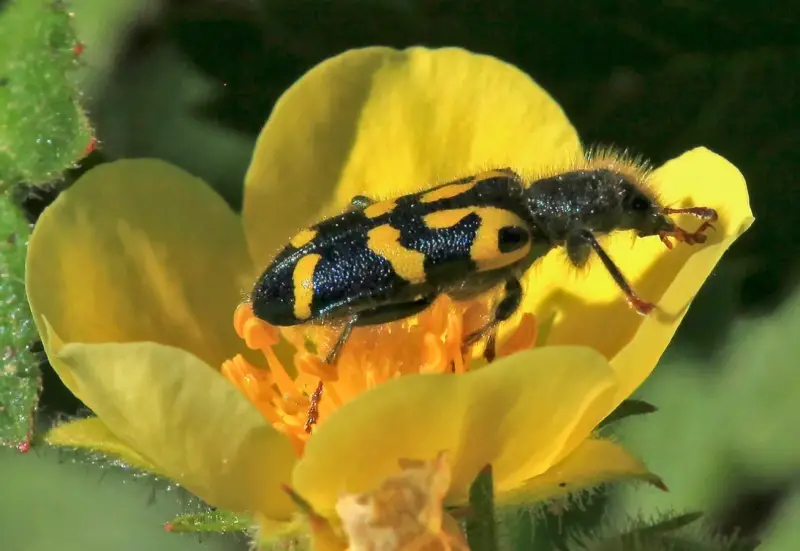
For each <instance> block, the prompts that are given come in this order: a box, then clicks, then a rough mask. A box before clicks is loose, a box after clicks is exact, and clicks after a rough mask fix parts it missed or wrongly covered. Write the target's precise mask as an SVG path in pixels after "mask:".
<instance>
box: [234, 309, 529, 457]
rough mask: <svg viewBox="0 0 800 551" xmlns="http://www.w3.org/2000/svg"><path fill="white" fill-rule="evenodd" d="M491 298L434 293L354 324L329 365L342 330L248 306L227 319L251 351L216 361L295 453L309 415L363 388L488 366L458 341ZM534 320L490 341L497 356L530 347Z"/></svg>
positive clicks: (318, 415)
mask: <svg viewBox="0 0 800 551" xmlns="http://www.w3.org/2000/svg"><path fill="white" fill-rule="evenodd" d="M491 311H492V310H491V306H490V302H489V301H486V300H472V301H466V302H454V301H453V300H451V299H450V298H448V297H447V296H441V297H439V298H438V299H437V300H436V301H435V302H434V303H433V305H432V306H431V307H430V308H428V309H427V310H426V311H425V312H423V313H422V314H419V315H417V316H413V317H411V318H407V319H404V320H399V321H395V322H391V323H386V324H382V325H376V326H369V327H357V328H355V329H354V330H353V332H352V334H351V336H350V338H349V339H348V341H347V343H346V345H345V346H344V347H343V348H342V350H341V352H340V354H339V357H338V359H337V362H336V364H335V365H331V364H327V363H325V361H324V360H323V358H325V356H326V355H327V353H328V352H329V351H330V349H331V347H332V346H333V345H334V343H335V342H336V339H337V337H338V335H339V332H340V331H341V327H336V326H328V325H312V324H306V325H300V326H293V327H280V328H279V327H275V326H272V325H269V324H268V323H266V322H265V321H263V320H260V319H258V318H257V317H255V315H254V314H253V310H252V307H251V305H250V304H249V303H243V304H240V305H239V306H238V307H237V309H236V311H235V313H234V316H233V325H234V329H235V330H236V334H237V335H238V336H239V337H240V338H241V339H242V340H243V341H244V344H245V345H246V347H247V348H248V349H249V350H252V351H255V352H257V354H255V355H252V354H249V355H248V356H247V358H246V357H245V356H244V355H241V354H239V355H237V356H235V357H234V358H232V359H230V360H226V361H225V362H224V363H223V365H222V370H221V371H222V374H223V375H224V376H225V377H226V378H227V379H228V380H229V381H230V382H231V383H233V384H234V385H235V386H236V387H237V388H238V389H239V391H240V392H241V393H242V394H243V395H244V396H245V397H246V398H247V399H248V400H249V401H250V402H251V403H252V404H253V405H254V406H255V407H256V408H257V409H258V410H259V411H260V412H261V414H262V415H263V416H264V417H265V418H266V419H267V420H268V421H269V422H270V423H272V425H273V426H274V427H275V428H276V429H277V430H278V431H280V432H282V433H284V434H285V435H286V436H287V437H289V439H290V440H291V442H292V444H293V445H294V447H295V450H296V451H297V453H298V455H301V454H302V452H303V448H304V446H305V442H306V441H307V440H308V438H309V437H310V436H311V434H313V428H312V429H311V430H309V428H308V427H309V422H308V421H309V418H310V416H311V415H312V414H313V416H314V418H315V422H316V424H321V423H324V422H325V419H326V417H328V416H329V415H330V414H331V413H332V412H333V411H335V410H336V409H337V408H339V407H341V406H342V405H344V404H346V403H347V402H348V401H350V400H352V399H353V398H355V397H356V396H358V395H359V394H361V393H362V392H365V391H367V390H370V389H371V388H374V387H375V386H377V385H379V384H381V383H384V382H386V381H390V380H392V379H395V378H397V377H402V376H404V375H412V374H431V373H447V374H453V375H458V374H460V373H465V372H466V371H469V370H471V369H477V368H483V367H484V366H486V365H487V363H491V362H487V361H486V360H485V359H484V358H482V357H481V355H480V354H478V352H483V351H481V350H477V348H478V347H479V346H482V345H480V344H479V345H475V347H473V348H474V349H472V350H470V349H465V345H464V338H465V337H466V336H467V335H469V334H470V333H471V332H472V331H474V330H476V329H478V328H480V327H482V326H483V325H484V324H485V323H486V321H487V320H488V319H490V315H491ZM535 342H536V321H535V318H534V317H533V315H532V314H529V313H525V314H523V315H522V316H521V318H520V321H519V322H518V323H517V324H516V325H515V327H514V328H513V329H512V330H511V331H509V332H508V334H507V336H505V337H504V338H503V339H502V340H500V341H498V342H497V343H496V345H494V351H493V352H494V354H485V356H486V357H494V358H502V357H504V356H508V355H510V354H514V353H515V352H519V351H521V350H525V349H527V348H531V347H532V346H534V344H535Z"/></svg>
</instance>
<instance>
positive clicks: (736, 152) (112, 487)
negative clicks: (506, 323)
mask: <svg viewBox="0 0 800 551" xmlns="http://www.w3.org/2000/svg"><path fill="white" fill-rule="evenodd" d="M72 5H73V11H74V12H75V19H74V21H75V24H76V28H77V32H78V35H79V38H80V39H81V40H82V41H83V42H84V43H85V44H86V49H85V52H84V54H83V56H82V57H83V67H82V69H81V71H80V75H79V76H80V80H81V86H82V89H83V90H84V94H85V100H86V106H87V108H88V110H89V114H90V117H91V118H92V120H93V121H94V123H95V124H96V125H97V135H98V138H99V139H100V142H101V148H100V150H99V151H97V152H96V153H94V154H93V155H92V156H91V157H90V158H89V159H87V160H86V161H85V162H84V163H83V166H82V168H81V169H77V170H75V171H73V172H72V173H70V174H69V175H68V181H70V180H71V179H73V178H75V177H76V176H78V175H79V174H80V173H81V171H82V170H85V169H86V168H88V167H90V166H92V165H93V164H96V163H98V162H103V161H105V160H109V159H113V158H119V157H130V156H156V157H161V158H164V159H167V160H170V161H172V162H174V163H176V164H178V165H180V166H183V167H184V168H186V169H188V170H189V171H191V172H194V173H195V174H197V175H199V176H202V177H204V178H205V179H206V180H208V181H209V182H212V183H213V184H214V185H215V187H217V189H219V190H220V192H221V193H223V195H225V197H226V198H228V199H229V200H230V201H231V203H232V204H234V205H237V206H238V204H239V201H240V199H241V183H242V177H243V174H244V171H245V169H246V166H247V162H248V160H249V155H250V151H251V148H252V144H253V140H254V139H255V136H256V134H257V132H258V131H259V130H260V128H261V127H262V125H263V123H264V121H265V119H266V117H267V116H268V114H269V112H270V109H271V107H272V105H273V104H274V102H275V100H276V99H277V98H278V96H279V95H280V94H281V93H282V91H283V90H285V89H286V88H287V87H288V86H289V85H290V84H291V83H292V82H294V81H295V80H296V79H297V78H298V77H299V76H300V75H302V74H303V73H304V72H305V71H307V70H308V69H309V68H311V67H312V66H313V65H315V64H316V63H318V62H320V61H322V60H323V59H325V58H327V57H329V56H332V55H335V54H337V53H340V52H341V51H343V50H345V49H348V48H352V47H359V46H367V45H389V46H395V47H405V46H411V45H427V46H451V45H454V46H462V47H465V48H467V49H470V50H473V51H475V52H481V53H488V54H492V55H495V56H497V57H499V58H501V59H503V60H506V61H509V62H512V63H514V64H516V65H517V66H519V67H520V68H522V69H523V70H525V71H526V72H528V73H529V74H531V75H532V76H533V77H534V78H535V79H536V80H537V81H538V82H539V83H540V84H542V85H543V86H544V87H545V88H546V89H548V91H550V92H551V94H552V95H553V96H554V97H555V98H557V100H558V101H559V102H560V103H561V104H562V106H563V107H564V108H565V110H566V112H567V113H568V115H569V117H570V118H571V119H572V121H573V122H574V124H575V126H576V127H577V128H578V129H579V131H580V133H581V136H582V138H583V139H584V140H586V141H588V142H593V143H594V142H600V143H605V144H609V143H611V144H616V145H619V146H622V147H627V148H630V149H632V150H633V151H635V152H637V153H641V154H643V155H645V156H647V157H649V158H651V159H652V160H653V161H654V162H656V163H660V162H662V161H664V160H667V159H669V158H672V157H674V156H676V155H678V154H680V153H681V152H683V151H685V150H687V149H690V148H692V147H695V146H698V145H704V146H706V147H709V148H710V149H712V150H714V151H716V152H718V153H720V154H722V155H724V156H725V157H727V158H728V159H729V160H731V161H732V162H733V163H734V164H735V165H737V166H738V167H739V168H740V169H741V171H742V172H743V173H744V175H745V177H746V179H747V181H748V184H749V190H750V193H751V200H752V207H753V211H754V213H755V216H756V223H755V224H754V225H753V227H752V228H751V229H750V230H749V231H748V232H747V233H746V234H745V236H744V237H743V238H742V239H741V240H740V241H739V242H737V243H736V245H735V246H734V247H733V249H732V250H731V251H730V252H729V253H728V255H727V256H726V258H725V259H724V261H723V262H722V263H721V265H720V267H719V269H718V270H717V271H716V272H715V274H714V276H713V277H712V278H711V279H710V280H709V281H708V282H707V284H706V286H705V287H704V289H703V290H702V292H701V293H700V295H699V297H698V299H697V300H696V302H695V304H694V306H693V308H692V310H691V312H690V314H689V315H688V316H687V318H686V321H685V323H684V324H683V326H682V328H681V330H680V332H679V335H678V339H677V340H676V342H675V343H674V344H673V346H672V347H671V349H670V351H669V353H668V354H667V357H666V358H665V360H664V362H662V365H661V366H660V367H659V369H658V370H657V372H656V375H655V376H654V377H653V378H652V379H651V380H650V381H648V383H647V384H646V385H645V387H644V388H643V389H642V393H641V394H642V396H643V397H646V398H647V399H649V400H651V401H653V402H654V403H656V404H657V405H659V406H660V407H661V411H660V412H659V413H657V414H655V415H653V416H650V417H649V418H647V419H646V420H645V419H641V420H634V421H630V422H628V424H627V425H626V427H625V429H627V430H625V431H624V432H623V433H622V435H621V436H622V438H623V439H624V441H625V442H626V443H628V444H629V445H630V446H631V447H632V448H633V449H634V450H635V451H637V452H638V453H640V454H642V455H643V456H644V457H645V458H646V459H647V460H648V462H649V463H650V465H651V467H652V468H653V469H654V470H655V471H656V472H658V473H659V474H661V475H663V476H664V477H665V479H666V481H667V484H668V485H669V486H670V487H671V488H672V489H673V492H671V494H670V495H667V496H660V495H657V494H656V493H653V492H650V491H649V490H642V491H638V492H624V495H622V496H620V497H619V498H618V499H617V501H616V502H618V503H621V504H624V505H625V506H626V507H627V508H628V510H629V511H634V512H636V511H638V510H640V509H641V510H642V511H644V512H645V513H646V514H651V513H653V512H654V511H655V510H656V509H657V508H658V509H660V510H662V511H664V510H669V509H671V508H677V509H678V510H683V508H689V509H692V508H703V509H706V510H707V511H708V512H709V522H710V523H711V524H712V525H713V526H714V527H716V528H718V529H720V530H722V531H724V532H725V533H730V531H732V530H734V529H735V528H736V527H739V529H740V530H742V531H744V533H746V534H749V535H762V536H764V537H765V538H766V543H765V545H764V547H763V548H764V549H775V550H790V549H798V548H800V538H798V536H800V529H798V528H794V525H795V523H796V522H797V521H798V520H800V492H798V491H797V485H796V482H797V479H798V475H800V444H797V443H795V442H797V441H798V436H797V435H798V428H797V423H796V422H795V420H796V419H800V407H798V406H794V405H793V403H794V402H797V401H798V395H799V394H800V375H798V374H797V373H798V371H800V365H797V360H796V358H798V352H800V346H799V345H798V344H797V340H798V339H797V337H796V335H797V333H798V331H799V330H800V296H798V295H797V294H796V293H795V292H794V291H795V284H796V282H797V276H798V273H800V270H798V267H799V265H800V262H799V261H800V255H799V254H798V253H800V247H798V246H797V242H798V240H799V239H800V226H798V224H797V223H796V220H797V216H796V214H795V209H796V208H798V207H800V191H798V184H797V182H796V180H797V175H798V174H800V154H798V152H799V151H800V126H798V123H797V118H796V117H795V116H794V115H795V110H796V109H797V108H798V105H800V104H799V103H798V98H799V95H798V92H799V91H800V80H798V78H797V77H798V72H799V71H798V69H800V33H798V19H800V9H798V8H799V6H798V5H797V3H796V2H788V1H787V2H738V1H737V2H734V1H722V0H697V1H691V0H673V1H657V0H652V1H640V2H634V1H622V0H616V1H588V0H585V1H584V0H574V1H569V0H560V1H553V0H545V1H538V2H536V1H533V0H522V1H510V0H493V1H491V2H484V1H480V2H479V1H477V0H474V1H471V2H469V1H463V2H446V1H431V0H418V1H412V0H407V1H401V0H373V1H359V0H340V1H322V0H316V1H312V0H261V1H258V0H252V1H247V0H217V1H214V0H195V1H188V0H187V1H178V0H114V1H111V0H76V1H74V2H72ZM52 195H53V194H45V195H44V196H39V197H35V198H33V197H32V198H30V199H29V201H28V202H27V207H28V209H29V211H30V214H31V215H32V216H35V214H36V212H38V211H39V210H40V209H41V208H42V207H43V206H44V204H46V202H47V200H48V199H49V198H51V197H52ZM44 406H45V413H46V414H48V415H51V416H52V415H54V414H56V413H58V412H66V413H68V414H72V413H74V412H75V411H76V408H77V407H78V404H76V403H75V402H74V401H73V400H71V399H70V397H69V396H68V395H67V394H66V393H65V391H64V390H63V388H59V383H58V381H57V379H55V378H54V377H53V376H52V375H50V376H48V377H47V378H46V386H45V395H44ZM0 465H2V468H3V469H6V470H7V472H12V473H17V475H16V476H15V477H14V478H15V479H16V482H15V484H16V485H15V486H14V489H13V490H12V491H11V492H8V493H7V492H3V493H2V494H0V495H2V497H0V532H2V533H8V534H11V541H12V544H13V545H12V548H11V549H12V551H16V549H20V550H22V549H36V550H39V549H60V550H62V551H66V550H71V549H101V548H102V549H141V548H142V547H144V545H145V544H146V545H151V544H152V545H153V546H154V547H153V548H157V549H162V548H163V549H172V548H176V549H177V548H204V547H205V548H218V547H219V545H221V544H220V542H219V541H217V540H214V541H211V542H209V541H206V542H202V543H201V542H198V541H196V540H195V539H192V538H191V537H187V536H177V535H165V534H163V533H162V531H161V528H160V525H159V523H160V522H163V521H164V520H166V519H168V518H169V515H170V514H172V513H174V512H175V511H176V510H178V508H179V505H178V504H177V503H176V500H175V499H174V498H173V497H172V495H173V494H174V492H173V493H169V492H157V495H158V497H157V499H156V500H155V502H156V505H155V506H154V507H156V508H157V509H154V508H153V506H150V505H148V498H147V495H149V492H150V490H149V489H146V490H141V489H137V488H139V487H138V486H136V485H135V484H134V483H128V485H126V486H125V489H124V490H123V491H117V488H118V486H117V483H116V481H115V480H112V479H113V476H116V475H113V476H110V477H107V478H104V479H103V480H102V481H101V474H100V473H99V472H98V471H94V470H92V469H91V468H89V467H79V466H75V465H72V464H69V463H65V464H63V465H62V466H59V464H58V463H57V460H56V458H55V457H51V456H49V455H47V454H43V455H41V456H30V455H29V456H26V457H25V459H24V461H23V460H22V459H21V458H20V457H18V456H12V455H11V452H6V451H3V452H0ZM139 484H140V485H141V483H139ZM147 484H148V483H144V485H145V486H147ZM143 493H144V494H147V495H143ZM12 495H13V496H14V497H13V498H12V499H8V498H7V497H6V496H12ZM54 502H63V503H64V506H65V507H66V506H70V511H69V516H68V517H64V518H66V519H68V520H67V521H64V518H62V517H61V515H60V514H56V513H54V509H52V507H51V508H48V507H50V505H52V503H54ZM8 510H14V511H17V512H19V511H22V513H19V515H18V516H19V518H18V519H17V520H16V521H14V522H9V521H8V519H9V518H11V519H14V518H16V517H13V516H11V517H8V516H7V515H6V514H5V511H8ZM155 511H157V512H155ZM48 515H55V516H56V517H58V522H55V521H54V522H48V521H46V519H47V516H48ZM25 519H28V520H27V522H28V523H29V524H25V522H26V521H25ZM62 521H63V522H62ZM93 529H94V530H99V535H94V536H92V535H91V534H92V530H93ZM76 531H77V532H81V534H77V535H76V534H75V532H76ZM773 532H774V533H773ZM32 533H36V534H38V535H37V537H36V538H33V539H32V538H31V537H30V535H31V534H32ZM86 538H88V539H86ZM73 540H74V541H73ZM65 541H66V542H67V543H65ZM794 542H798V543H796V544H795V543H794ZM231 545H233V544H231Z"/></svg>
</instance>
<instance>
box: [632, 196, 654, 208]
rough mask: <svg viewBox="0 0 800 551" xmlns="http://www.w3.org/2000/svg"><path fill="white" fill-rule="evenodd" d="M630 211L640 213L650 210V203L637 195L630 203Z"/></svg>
mask: <svg viewBox="0 0 800 551" xmlns="http://www.w3.org/2000/svg"><path fill="white" fill-rule="evenodd" d="M631 209H633V210H635V211H637V212H641V211H645V210H649V209H650V201H648V200H647V199H645V198H644V197H642V196H641V195H637V196H636V197H634V198H633V200H632V201H631Z"/></svg>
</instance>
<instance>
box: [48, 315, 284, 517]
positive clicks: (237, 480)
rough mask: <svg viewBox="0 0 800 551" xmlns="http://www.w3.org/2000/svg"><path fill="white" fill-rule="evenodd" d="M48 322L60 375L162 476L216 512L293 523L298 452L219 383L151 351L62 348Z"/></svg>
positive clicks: (141, 346)
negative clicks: (285, 487) (291, 484)
mask: <svg viewBox="0 0 800 551" xmlns="http://www.w3.org/2000/svg"><path fill="white" fill-rule="evenodd" d="M43 321H44V327H45V333H44V334H43V335H42V336H43V337H46V339H45V341H46V342H48V343H49V344H48V345H47V349H46V351H47V356H48V358H49V360H50V363H51V364H52V365H53V367H54V368H55V370H56V372H58V374H59V376H60V377H61V378H62V379H63V380H65V381H69V387H70V390H71V391H72V392H73V393H74V394H75V395H76V396H78V397H79V398H80V399H81V400H82V401H83V402H84V403H85V404H86V405H87V406H89V407H90V408H91V409H92V411H93V412H94V413H95V414H97V416H98V417H99V418H100V419H101V420H102V421H103V423H104V424H105V425H106V426H107V427H108V429H109V430H110V431H111V432H112V433H113V434H114V435H115V436H116V437H117V438H118V439H119V440H120V441H122V442H123V443H125V445H127V446H128V447H130V448H132V449H134V450H136V452H138V453H139V454H141V455H142V457H144V458H145V459H146V460H147V461H149V462H150V463H152V464H153V465H154V466H155V468H156V470H157V471H158V472H161V473H164V474H166V475H167V476H168V477H169V478H171V479H173V480H175V481H177V482H178V483H180V484H182V485H183V486H185V487H186V488H187V489H188V490H189V491H190V492H192V493H194V494H196V495H198V496H200V497H201V498H203V499H204V500H206V501H207V502H208V503H210V504H212V505H215V506H218V507H222V508H225V509H229V510H232V511H237V512H242V511H248V512H250V511H258V512H261V513H262V514H264V515H265V516H266V517H268V518H275V519H288V518H289V516H290V514H291V512H292V511H293V506H292V504H291V502H290V500H289V498H288V497H287V496H286V494H285V493H284V492H283V491H281V489H280V484H282V483H285V482H287V481H288V479H289V473H290V471H291V469H292V465H293V463H294V461H295V454H294V451H293V450H292V448H291V445H290V444H289V441H288V440H287V439H285V438H284V437H283V436H282V435H280V434H279V433H277V432H276V431H275V430H274V429H273V428H272V426H271V425H269V424H268V423H267V422H266V421H265V420H264V418H263V417H262V416H261V414H260V413H259V412H258V411H257V410H256V409H255V408H254V407H253V406H252V405H251V404H250V402H248V401H247V400H246V399H245V398H244V397H243V396H242V395H241V394H240V393H239V391H238V390H236V389H235V388H234V387H233V386H232V385H231V384H229V383H228V382H227V381H226V380H225V379H224V378H223V377H222V375H220V374H219V373H218V372H217V371H215V370H214V369H212V368H211V367H209V366H208V365H206V364H204V363H203V362H202V361H201V360H199V359H198V358H196V357H195V356H193V355H191V354H189V353H188V352H185V351H183V350H180V349H178V348H173V347H170V346H163V345H160V344H155V343H126V344H83V343H66V344H65V343H63V342H62V341H61V339H60V338H59V336H58V335H56V334H55V333H54V332H53V329H52V328H51V327H50V326H49V325H48V324H47V320H46V319H45V320H43Z"/></svg>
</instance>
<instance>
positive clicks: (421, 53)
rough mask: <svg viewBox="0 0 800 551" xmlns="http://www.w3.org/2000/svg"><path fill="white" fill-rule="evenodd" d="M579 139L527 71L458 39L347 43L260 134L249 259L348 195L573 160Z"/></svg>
mask: <svg viewBox="0 0 800 551" xmlns="http://www.w3.org/2000/svg"><path fill="white" fill-rule="evenodd" d="M579 151H580V146H579V142H578V136H577V134H576V132H575V130H574V129H573V127H572V126H571V124H570V123H569V121H568V120H567V117H566V116H565V115H564V112H563V111H562V110H561V108H560V107H559V105H558V104H557V103H556V102H555V101H554V100H553V99H552V98H551V97H550V96H549V95H548V94H547V93H546V92H545V91H544V90H543V89H542V88H540V87H539V86H538V85H537V84H536V83H535V82H534V81H533V80H531V79H530V77H528V76H527V75H526V74H525V73H523V72H522V71H520V70H519V69H517V68H515V67H514V66H512V65H509V64H507V63H504V62H502V61H500V60H498V59H496V58H493V57H489V56H485V55H477V54H472V53H470V52H467V51H466V50H462V49H458V48H442V49H434V50H431V49H426V48H419V47H415V48H409V49H407V50H402V51H398V50H394V49H391V48H379V47H374V48H364V49H360V50H350V51H348V52H345V53H344V54H341V55H339V56H336V57H334V58H331V59H328V60H326V61H324V62H322V63H321V64H319V65H317V66H316V67H314V68H313V69H311V70H310V71H309V72H308V73H307V74H305V75H304V76H303V77H302V78H301V79H300V80H298V81H297V82H296V83H295V84H294V85H293V86H292V87H291V88H289V90H287V91H286V93H285V94H284V95H283V96H282V97H281V99H280V100H279V101H278V103H277V104H276V106H275V109H274V110H273V112H272V115H271V116H270V118H269V121H268V122H267V124H266V126H265V127H264V130H263V131H262V133H261V136H260V137H259V139H258V143H257V145H256V149H255V152H254V154H253V159H252V163H251V165H250V168H249V170H248V173H247V177H246V180H245V196H244V210H243V216H244V221H245V228H246V231H247V238H248V245H249V247H250V251H251V254H252V255H253V258H254V259H255V260H256V263H257V265H263V264H265V263H266V262H267V261H268V259H269V258H270V257H271V256H272V255H274V254H275V252H276V251H277V250H278V248H279V247H281V246H282V245H283V244H285V242H286V241H287V240H288V239H289V238H290V237H291V235H292V234H293V233H294V232H295V231H297V230H299V229H301V228H302V227H304V226H306V225H308V224H310V223H312V222H314V221H316V220H317V219H318V218H319V217H321V216H323V215H330V214H333V213H335V212H337V211H339V210H341V209H343V208H344V207H346V206H347V204H348V203H349V201H350V199H352V197H353V196H354V195H358V194H366V195H368V196H373V197H385V196H394V195H398V194H403V193H408V192H410V191H412V190H417V189H422V188H424V187H428V186H431V185H433V184H435V183H441V182H446V181H448V180H451V179H455V178H458V177H462V176H466V175H469V174H472V173H475V172H478V171H480V170H484V169H487V168H496V167H504V166H512V167H514V168H515V169H518V170H521V171H527V172H537V171H541V170H542V169H543V168H544V167H545V166H547V165H550V164H552V163H558V162H560V160H563V159H567V158H572V157H573V156H574V155H575V154H576V153H577V152H579Z"/></svg>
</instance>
